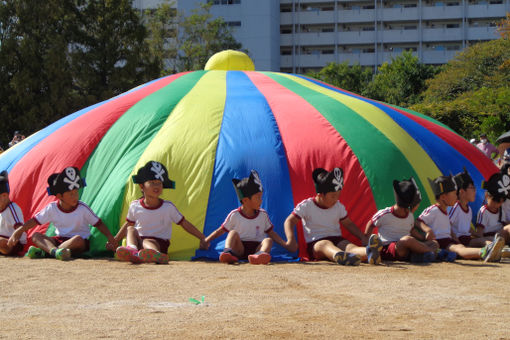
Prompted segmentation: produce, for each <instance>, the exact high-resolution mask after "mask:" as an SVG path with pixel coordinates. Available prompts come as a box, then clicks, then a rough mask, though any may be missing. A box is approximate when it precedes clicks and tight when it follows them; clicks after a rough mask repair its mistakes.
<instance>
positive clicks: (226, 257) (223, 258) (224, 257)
mask: <svg viewBox="0 0 510 340" xmlns="http://www.w3.org/2000/svg"><path fill="white" fill-rule="evenodd" d="M237 261H239V259H238V258H237V257H235V256H234V255H232V253H230V252H226V251H224V252H223V253H221V254H220V262H222V263H234V262H237Z"/></svg>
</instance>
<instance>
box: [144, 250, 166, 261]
mask: <svg viewBox="0 0 510 340" xmlns="http://www.w3.org/2000/svg"><path fill="white" fill-rule="evenodd" d="M138 257H139V258H140V260H141V261H142V262H144V263H159V264H163V263H168V255H167V254H163V253H161V252H159V251H157V250H154V249H142V250H140V251H139V252H138Z"/></svg>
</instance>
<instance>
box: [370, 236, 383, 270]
mask: <svg viewBox="0 0 510 340" xmlns="http://www.w3.org/2000/svg"><path fill="white" fill-rule="evenodd" d="M381 249H382V243H381V240H380V239H379V236H377V235H376V234H372V235H370V238H369V239H368V245H367V256H368V263H369V264H379V263H381V254H380V251H381Z"/></svg>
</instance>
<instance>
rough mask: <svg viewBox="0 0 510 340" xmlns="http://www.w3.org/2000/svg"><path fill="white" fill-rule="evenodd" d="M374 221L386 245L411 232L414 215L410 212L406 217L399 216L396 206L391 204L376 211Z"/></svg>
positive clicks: (380, 237)
mask: <svg viewBox="0 0 510 340" xmlns="http://www.w3.org/2000/svg"><path fill="white" fill-rule="evenodd" d="M372 223H373V224H374V225H375V226H376V227H377V230H378V234H379V239H380V240H381V242H382V243H383V245H386V244H390V243H392V242H396V241H398V240H400V239H401V238H402V237H404V236H406V235H409V234H410V232H411V229H412V228H413V226H414V216H413V214H411V213H409V212H408V213H407V216H405V217H400V216H397V215H395V212H394V207H393V206H391V207H387V208H384V209H381V210H379V211H378V212H377V213H375V215H374V216H372Z"/></svg>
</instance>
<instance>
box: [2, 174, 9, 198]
mask: <svg viewBox="0 0 510 340" xmlns="http://www.w3.org/2000/svg"><path fill="white" fill-rule="evenodd" d="M9 191H10V189H9V177H8V176H7V171H5V170H4V171H2V172H0V194H3V193H4V192H6V193H9Z"/></svg>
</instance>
